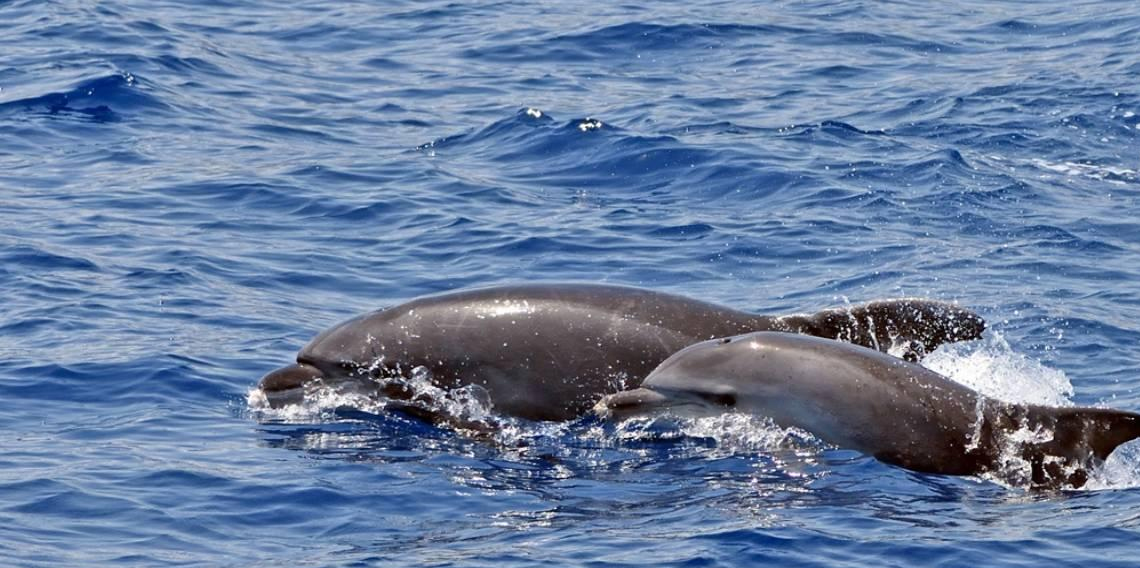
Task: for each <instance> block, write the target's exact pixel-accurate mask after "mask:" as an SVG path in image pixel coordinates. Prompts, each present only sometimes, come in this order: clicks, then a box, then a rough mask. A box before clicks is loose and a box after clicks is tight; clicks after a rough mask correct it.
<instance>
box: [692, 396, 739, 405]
mask: <svg viewBox="0 0 1140 568" xmlns="http://www.w3.org/2000/svg"><path fill="white" fill-rule="evenodd" d="M697 396H699V397H701V400H704V401H705V402H707V403H709V404H715V405H717V406H728V407H733V406H736V395H734V394H732V393H728V392H700V393H697Z"/></svg>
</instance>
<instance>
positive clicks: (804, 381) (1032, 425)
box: [595, 331, 1140, 488]
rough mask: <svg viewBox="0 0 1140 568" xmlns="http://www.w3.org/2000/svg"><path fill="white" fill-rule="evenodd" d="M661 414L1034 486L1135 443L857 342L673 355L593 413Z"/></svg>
mask: <svg viewBox="0 0 1140 568" xmlns="http://www.w3.org/2000/svg"><path fill="white" fill-rule="evenodd" d="M666 409H668V410H673V411H679V412H682V413H687V412H693V411H697V412H707V411H710V410H711V411H714V412H721V411H725V410H727V409H734V410H736V411H741V412H746V413H753V414H756V415H761V416H765V417H768V418H770V419H771V420H772V421H773V422H775V423H776V425H778V426H781V427H795V428H799V429H802V430H806V431H808V432H810V433H812V434H813V435H815V436H816V437H818V438H819V439H821V440H823V441H824V442H826V443H830V444H834V445H836V446H839V447H842V448H848V449H853V450H857V451H859V452H862V453H864V454H868V455H871V456H874V457H875V458H877V459H879V460H881V461H883V462H886V463H889V464H893V465H897V466H901V467H904V468H906V469H910V470H914V471H918V472H924V473H937V474H948V475H986V474H989V475H990V476H992V477H994V478H997V479H1001V480H1004V481H1007V482H1009V483H1011V484H1013V485H1019V486H1030V487H1040V488H1058V487H1073V488H1078V487H1081V486H1083V485H1084V484H1085V483H1086V481H1087V480H1088V478H1089V470H1090V468H1093V467H1095V466H1097V465H1099V464H1101V463H1102V462H1103V461H1104V460H1105V459H1106V458H1107V457H1108V455H1109V454H1110V453H1112V451H1113V449H1115V448H1116V447H1117V446H1118V445H1120V444H1122V443H1124V442H1127V441H1129V440H1132V439H1135V438H1137V437H1140V414H1134V413H1131V412H1122V411H1118V410H1110V409H1106V408H1078V407H1059V408H1054V407H1048V406H1039V405H1032V404H1014V403H1008V402H1003V401H999V400H997V399H993V398H990V397H987V396H984V395H982V394H980V393H978V392H976V391H974V390H971V389H970V388H968V387H966V386H964V385H961V384H959V383H956V382H954V381H952V380H950V379H948V378H946V377H944V376H942V375H939V374H938V373H935V372H934V371H931V370H929V369H926V368H925V367H922V366H921V365H918V364H916V363H912V362H909V361H905V360H902V359H899V358H896V357H891V356H889V355H886V354H883V353H881V352H879V351H874V350H872V349H868V348H866V347H862V346H860V345H854V344H851V343H844V342H840V341H834V340H830V339H823V338H819V337H810V336H805V335H796V334H790V333H780V332H769V331H765V332H759V333H749V334H744V335H738V336H734V337H727V338H722V339H714V340H711V341H704V342H700V343H697V344H695V345H692V346H689V347H687V348H685V349H682V350H680V351H678V352H677V353H675V354H674V355H672V356H671V357H669V358H668V359H666V360H665V361H664V362H663V363H661V365H660V366H658V367H657V368H656V369H654V370H653V372H652V373H650V374H649V376H648V377H646V378H645V380H644V381H643V382H642V384H641V386H640V387H638V388H635V389H632V390H627V391H622V392H619V393H615V394H612V395H609V396H606V397H604V398H603V399H602V400H601V401H600V402H598V404H597V405H596V406H595V412H596V413H597V414H599V415H601V416H604V417H609V418H614V419H622V418H626V417H629V416H631V415H639V414H644V413H648V412H654V411H662V410H666Z"/></svg>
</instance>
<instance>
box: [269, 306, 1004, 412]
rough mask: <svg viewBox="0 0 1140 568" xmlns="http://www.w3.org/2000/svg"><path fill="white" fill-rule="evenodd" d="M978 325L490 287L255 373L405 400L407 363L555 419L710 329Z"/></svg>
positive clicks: (929, 344)
mask: <svg viewBox="0 0 1140 568" xmlns="http://www.w3.org/2000/svg"><path fill="white" fill-rule="evenodd" d="M984 329H985V323H984V321H983V320H982V318H981V317H979V316H978V315H976V314H974V313H973V312H971V311H969V310H967V309H964V308H959V307H957V306H954V305H951V304H947V303H943V302H937V301H932V300H922V299H900V300H883V301H874V302H870V303H866V304H861V305H855V306H851V307H844V308H836V309H829V310H824V311H821V312H817V313H814V314H792V315H785V316H779V317H774V316H762V315H755V314H750V313H745V312H741V311H737V310H733V309H730V308H726V307H722V306H718V305H715V304H710V303H705V302H700V301H697V300H692V299H689V298H684V297H681V296H675V295H670V294H663V293H660V292H654V291H649V290H643V289H638V288H630V287H623V286H609V285H597V284H527V285H515V286H499V287H492V288H483V289H474V290H464V291H458V292H451V293H445V294H440V295H435V296H427V297H423V298H419V299H415V300H412V301H409V302H407V303H403V304H400V305H397V306H394V307H390V308H387V309H382V310H378V311H375V312H371V313H367V314H363V315H361V316H358V317H356V318H353V319H350V320H348V321H346V322H343V323H341V324H339V325H336V326H334V327H332V328H330V329H328V330H326V331H324V332H322V333H321V334H319V335H317V336H316V338H314V339H313V340H312V341H310V342H309V343H308V345H306V346H304V347H303V348H302V349H301V350H300V352H299V353H298V355H297V363H296V364H294V365H289V366H287V367H283V368H281V369H277V370H275V371H272V372H270V373H268V374H267V375H265V377H264V378H262V379H261V382H260V384H259V388H260V389H261V391H262V392H263V393H264V394H265V396H266V399H267V401H268V403H269V405H270V406H271V407H282V406H285V405H288V404H293V403H297V402H301V401H303V400H304V397H305V395H306V391H307V390H310V389H311V388H312V387H314V386H315V385H326V386H328V385H337V386H342V387H348V388H354V389H357V390H363V391H364V392H366V393H372V392H375V393H377V394H380V395H383V396H385V397H387V398H388V399H389V400H401V399H405V400H406V399H415V398H416V397H417V396H419V395H417V393H416V392H415V389H414V388H409V387H408V385H407V384H406V383H404V382H401V381H400V380H399V379H400V377H407V376H409V375H410V374H418V375H420V376H426V377H428V378H429V379H430V380H431V383H432V384H433V385H434V386H438V387H440V388H442V389H456V388H460V387H464V386H467V385H472V386H473V387H474V388H477V389H478V390H479V391H480V392H481V393H482V394H483V395H485V396H486V400H488V401H489V402H490V403H491V404H492V405H493V410H494V412H496V413H499V414H505V415H509V416H515V417H520V418H525V419H530V420H569V419H573V418H576V417H579V416H582V415H584V414H585V413H587V412H588V411H589V410H590V409H591V408H592V407H593V405H594V404H595V403H596V402H597V401H598V399H599V398H600V397H601V396H603V395H605V394H610V393H615V392H618V391H620V390H622V389H625V388H628V387H629V386H630V385H632V384H636V381H640V380H641V379H642V378H644V377H645V376H646V375H647V374H649V372H650V371H651V370H653V368H654V367H656V366H657V365H658V364H659V363H661V362H662V361H664V360H665V359H666V358H667V357H668V356H670V355H672V354H673V353H675V352H676V351H678V350H680V349H682V348H684V347H686V346H689V345H692V344H694V343H697V342H699V341H703V340H706V339H711V338H715V337H725V336H730V335H738V334H741V333H746V332H751V331H763V330H779V331H786V332H794V333H805V334H810V335H816V336H820V337H828V338H838V339H842V340H844V341H849V342H852V343H857V344H859V345H865V346H868V347H873V348H876V349H880V350H883V351H886V350H888V349H890V348H892V346H896V347H899V348H900V349H901V350H902V351H904V352H905V353H906V354H907V356H908V357H910V358H913V359H917V358H920V357H922V356H923V355H924V354H925V353H928V352H930V351H932V350H933V349H935V348H936V347H938V346H939V345H941V344H943V343H946V342H951V341H962V340H968V339H975V338H977V337H979V336H980V335H981V333H982V331H983V330H984ZM426 406H428V407H430V406H431V405H430V404H427V405H426ZM425 417H427V418H430V417H428V416H425Z"/></svg>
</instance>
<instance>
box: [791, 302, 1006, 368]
mask: <svg viewBox="0 0 1140 568" xmlns="http://www.w3.org/2000/svg"><path fill="white" fill-rule="evenodd" d="M776 321H777V326H776V327H777V329H778V330H780V331H791V332H795V333H806V334H808V335H815V336H817V337H823V338H827V339H838V340H840V341H846V342H848V343H854V344H856V345H862V346H863V347H870V348H871V349H877V350H879V351H883V352H887V351H888V350H890V349H891V348H892V347H894V346H896V345H897V346H901V347H903V348H904V351H905V353H906V357H905V358H906V359H908V360H910V361H917V360H920V359H922V358H923V357H924V356H925V355H926V354H927V353H930V352H931V351H934V350H935V349H936V348H938V346H939V345H942V344H944V343H951V342H955V341H968V340H971V339H977V338H979V337H981V335H982V332H983V331H985V328H986V323H985V320H983V319H982V317H981V316H979V315H978V314H975V313H974V312H972V311H970V310H968V309H966V308H961V307H958V306H955V305H953V304H948V303H945V302H939V301H937V300H924V299H920V298H903V299H898V300H877V301H874V302H869V303H866V304H859V305H854V306H848V307H845V308H833V309H829V310H824V311H821V312H817V313H814V314H800V315H790V316H783V317H781V318H778V319H777V320H776Z"/></svg>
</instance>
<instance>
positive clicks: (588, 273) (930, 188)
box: [0, 0, 1140, 568]
mask: <svg viewBox="0 0 1140 568" xmlns="http://www.w3.org/2000/svg"><path fill="white" fill-rule="evenodd" d="M953 4H954V5H950V4H948V3H942V4H937V3H935V4H931V3H925V2H890V3H880V2H873V3H872V2H796V3H773V4H762V5H757V4H755V3H750V2H741V1H739V0H735V1H727V2H717V3H705V4H699V3H692V2H660V3H644V4H630V3H625V4H622V3H611V4H595V3H589V2H557V3H556V2H549V3H539V4H535V3H523V2H478V3H455V4H452V3H446V2H430V1H429V2H385V3H378V4H374V3H365V2H356V3H353V2H335V3H334V2H313V3H307V4H306V6H305V7H292V6H288V5H283V4H280V3H269V2H264V1H259V0H248V1H245V0H237V1H227V0H221V1H215V2H208V3H202V4H193V5H191V4H185V3H167V2H157V3H146V4H145V5H143V4H137V3H126V2H121V1H109V2H99V3H83V2H30V1H25V2H21V1H17V2H2V3H0V287H2V288H0V289H2V290H3V292H4V302H3V304H0V393H2V402H0V432H2V433H3V436H2V437H0V563H2V564H4V565H10V566H60V565H73V566H98V565H114V566H129V565H140V566H219V565H240V566H282V565H287V566H389V565H390V566H409V565H430V566H496V567H497V568H503V567H511V566H530V565H538V564H541V565H573V566H592V567H602V566H645V565H651V566H657V565H674V566H734V565H768V566H828V567H836V566H860V567H862V566H912V565H930V566H933V565H938V566H964V565H984V566H1031V565H1032V566H1037V565H1041V564H1043V563H1046V562H1048V563H1050V564H1051V565H1057V564H1060V565H1078V564H1079V565H1095V566H1132V565H1134V564H1135V558H1136V556H1135V554H1136V549H1137V548H1136V546H1137V544H1140V514H1138V513H1137V511H1140V492H1138V490H1137V489H1136V487H1137V486H1140V456H1137V455H1136V454H1137V453H1138V452H1136V451H1135V450H1132V451H1131V454H1129V453H1128V452H1127V451H1126V452H1125V454H1126V455H1124V456H1123V457H1122V458H1119V459H1117V460H1116V461H1115V462H1114V463H1115V466H1114V467H1115V468H1116V469H1114V470H1113V471H1111V472H1107V473H1104V474H1103V475H1102V477H1101V478H1100V480H1099V483H1100V487H1102V489H1099V490H1093V491H1082V492H1072V493H1061V494H1036V493H1027V492H1024V491H1022V490H1018V489H1010V488H1005V487H1002V486H1000V485H997V484H994V483H990V482H986V481H981V480H975V479H968V478H965V479H963V478H948V477H938V476H929V475H919V474H913V473H909V472H906V471H903V470H900V469H897V468H892V467H890V466H886V465H883V464H881V463H878V462H876V461H874V460H872V459H869V458H866V457H863V456H860V455H858V454H854V453H852V452H849V451H844V450H840V449H827V448H825V447H821V446H819V445H818V444H816V443H812V442H811V441H810V440H786V439H783V438H782V437H781V436H782V434H781V433H780V432H778V431H772V430H771V429H765V428H764V427H763V426H762V425H760V424H754V423H751V422H748V421H744V420H741V419H738V418H733V417H728V418H725V419H723V420H721V421H719V422H718V421H705V422H702V423H695V424H682V425H673V426H669V425H664V426H663V425H660V424H656V425H655V424H650V425H640V426H636V425H635V426H630V427H626V428H623V429H613V428H606V427H602V426H600V425H598V424H592V423H589V422H579V423H571V424H561V425H545V426H542V425H534V424H525V423H520V424H517V425H515V429H514V430H513V431H511V432H507V433H506V434H505V435H506V436H507V438H508V439H510V440H516V441H519V442H520V445H517V446H496V445H490V444H486V443H483V442H479V441H474V440H470V439H467V438H464V437H462V436H458V435H456V434H454V433H453V432H450V431H447V430H440V429H436V428H432V427H429V426H427V425H424V424H421V423H417V422H413V421H410V420H409V419H407V418H404V417H400V416H394V415H386V414H373V413H369V412H363V411H359V410H358V411H353V410H350V409H339V410H335V409H334V407H333V406H332V405H330V406H328V407H324V408H318V409H309V410H307V411H302V412H297V413H294V414H272V413H263V412H257V411H254V410H251V409H250V407H249V403H248V402H247V397H248V395H249V392H250V389H251V388H252V387H253V386H254V385H255V383H256V381H257V379H258V378H259V377H260V376H261V375H262V374H263V373H264V372H266V371H268V370H269V369H272V368H274V367H277V366H279V365H282V364H284V363H287V362H289V361H290V360H291V359H292V357H293V355H294V353H295V351H296V349H297V348H298V347H300V346H301V345H302V344H303V343H304V342H305V341H307V340H308V339H309V338H310V337H312V335H314V334H315V333H317V332H318V331H320V330H321V329H324V328H325V327H328V326H329V325H332V324H334V323H336V322H337V321H340V320H342V319H344V318H346V317H349V316H351V315H354V314H356V313H359V312H362V311H365V310H370V309H375V308H377V307H381V306H385V305H390V304H393V303H396V302H399V301H402V300H405V299H408V298H411V297H415V296H418V295H421V294H425V293H430V292H436V291H441V290H449V289H453V288H459V287H465V286H474V285H489V284H494V283H502V282H520V281H534V280H579V281H589V282H610V283H620V284H631V285H638V286H644V287H649V288H654V289H658V290H664V291H669V292H675V293H681V294H685V295H689V296H693V297H696V298H700V299H703V300H708V301H715V302H720V303H724V304H727V305H731V306H734V307H737V308H741V309H748V310H753V311H757V312H762V313H782V312H789V311H806V310H815V309H818V308H822V307H826V306H834V305H840V304H843V303H844V302H846V301H848V300H849V301H852V302H858V301H864V300H868V299H873V298H880V297H893V296H928V297H933V298H938V299H944V300H956V301H958V302H960V303H961V304H963V305H966V306H969V307H971V308H974V309H976V310H978V311H979V312H981V313H982V314H984V315H985V316H986V317H987V319H988V320H989V321H990V323H991V330H990V331H989V332H987V333H988V335H987V338H986V339H985V340H983V341H981V342H978V343H977V344H974V345H970V346H965V347H963V348H961V349H959V350H953V351H950V352H947V353H942V354H939V356H938V358H936V359H935V360H934V361H932V363H931V364H932V365H939V369H940V370H942V371H944V372H947V373H949V374H951V375H954V376H955V377H956V378H959V379H961V380H964V381H967V382H971V383H972V384H976V385H977V386H978V387H979V388H982V389H991V390H992V391H994V392H997V393H1000V394H1002V395H1003V396H1005V397H1007V398H1012V399H1018V400H1039V401H1055V400H1061V401H1069V402H1073V403H1079V404H1105V405H1110V406H1113V407H1117V408H1124V409H1131V410H1140V392H1138V390H1137V389H1138V387H1140V378H1137V376H1136V372H1135V370H1136V369H1137V368H1138V367H1140V325H1137V323H1136V322H1137V321H1138V319H1140V288H1138V287H1137V286H1136V282H1137V281H1138V280H1140V269H1138V268H1137V266H1138V263H1137V259H1140V222H1138V217H1140V203H1138V202H1137V199H1138V196H1140V173H1138V170H1140V152H1138V150H1140V142H1138V138H1140V116H1138V113H1140V91H1138V90H1137V87H1136V85H1140V64H1138V63H1137V62H1138V61H1140V12H1137V10H1136V8H1135V6H1134V5H1133V3H1131V2H1123V1H1121V2H1107V1H1106V2H1080V1H1077V2H1072V1H1070V2H1057V1H1047V2H1032V3H1030V2H1006V3H998V4H996V5H994V4H995V3H990V2H962V3H953ZM528 109H532V110H531V111H530V112H528ZM1070 389H1071V391H1070Z"/></svg>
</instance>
